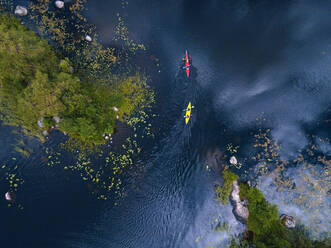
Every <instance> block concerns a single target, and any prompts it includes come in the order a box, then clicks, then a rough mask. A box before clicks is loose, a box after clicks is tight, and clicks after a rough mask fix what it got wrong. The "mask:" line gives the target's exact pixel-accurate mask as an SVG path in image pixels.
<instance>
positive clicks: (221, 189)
mask: <svg viewBox="0 0 331 248" xmlns="http://www.w3.org/2000/svg"><path fill="white" fill-rule="evenodd" d="M223 179H224V182H223V185H222V186H219V185H216V186H215V191H216V195H217V196H216V200H217V201H222V202H223V203H224V204H227V203H228V199H229V195H230V193H231V191H232V182H233V181H236V180H237V179H238V176H237V175H236V174H234V173H233V172H231V171H230V170H229V168H228V167H226V168H225V169H224V170H223Z"/></svg>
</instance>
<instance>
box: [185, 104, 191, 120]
mask: <svg viewBox="0 0 331 248" xmlns="http://www.w3.org/2000/svg"><path fill="white" fill-rule="evenodd" d="M190 117H191V102H189V103H188V105H187V108H186V114H185V124H187V123H188V121H189V120H190Z"/></svg>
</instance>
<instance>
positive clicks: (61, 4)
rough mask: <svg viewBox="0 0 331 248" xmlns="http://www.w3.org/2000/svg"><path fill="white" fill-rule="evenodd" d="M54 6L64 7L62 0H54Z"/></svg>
mask: <svg viewBox="0 0 331 248" xmlns="http://www.w3.org/2000/svg"><path fill="white" fill-rule="evenodd" d="M55 6H56V7H57V8H59V9H62V8H63V7H64V2H63V1H55Z"/></svg>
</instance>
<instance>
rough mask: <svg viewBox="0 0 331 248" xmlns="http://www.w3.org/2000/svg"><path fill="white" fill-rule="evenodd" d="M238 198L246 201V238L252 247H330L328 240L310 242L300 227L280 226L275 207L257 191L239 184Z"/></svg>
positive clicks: (246, 185)
mask: <svg viewBox="0 0 331 248" xmlns="http://www.w3.org/2000/svg"><path fill="white" fill-rule="evenodd" d="M240 198H241V199H246V200H248V210H249V216H248V221H247V233H248V234H247V235H246V236H247V239H248V241H249V243H251V244H253V245H254V247H257V248H269V247H275V248H278V247H282V248H286V247H291V248H292V247H293V248H299V247H305V248H312V247H330V240H324V241H312V240H311V239H310V238H309V236H308V233H307V232H305V230H304V229H303V228H302V226H298V227H296V228H294V229H288V228H286V227H285V226H284V225H283V224H281V222H280V220H279V215H278V208H277V206H276V205H271V204H269V203H268V202H267V201H266V199H265V198H264V195H263V194H262V192H261V191H260V190H259V189H257V188H253V187H250V186H249V185H248V184H245V183H241V184H240ZM234 247H235V246H234Z"/></svg>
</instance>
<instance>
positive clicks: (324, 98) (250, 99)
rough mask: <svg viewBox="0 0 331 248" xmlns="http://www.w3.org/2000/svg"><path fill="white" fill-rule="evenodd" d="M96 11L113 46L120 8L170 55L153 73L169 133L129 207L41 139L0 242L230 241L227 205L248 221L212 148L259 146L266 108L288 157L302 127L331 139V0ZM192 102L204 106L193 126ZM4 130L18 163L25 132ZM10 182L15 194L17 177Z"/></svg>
mask: <svg viewBox="0 0 331 248" xmlns="http://www.w3.org/2000/svg"><path fill="white" fill-rule="evenodd" d="M88 9H89V10H88V11H87V15H88V18H89V20H90V21H91V22H92V23H95V24H96V26H97V29H98V31H99V32H100V38H101V40H102V42H103V43H104V44H105V45H112V42H111V38H112V35H113V29H112V28H113V26H114V24H115V21H116V20H115V14H116V13H117V12H120V13H121V14H123V15H127V21H128V25H129V29H130V30H131V32H132V35H133V37H134V39H135V40H137V41H141V42H143V43H144V44H146V45H147V47H148V54H154V55H156V56H157V57H158V58H160V64H161V66H160V68H161V70H162V72H161V73H160V74H159V76H158V77H157V78H155V79H153V80H154V81H156V82H155V85H157V89H156V90H157V92H158V94H159V97H160V98H159V106H161V107H159V108H160V109H161V110H160V111H161V112H160V121H159V122H158V125H160V126H161V127H162V130H163V131H164V132H163V133H160V137H159V138H157V139H156V140H155V144H156V145H157V147H156V148H155V150H154V152H153V153H152V154H150V157H149V159H148V160H146V161H142V162H143V163H144V164H145V168H146V172H145V174H144V177H143V178H141V179H140V180H137V182H136V184H135V186H134V187H132V189H130V190H129V194H128V196H127V197H126V198H125V199H124V200H123V201H122V202H121V205H120V206H118V207H115V206H114V205H113V202H112V201H111V200H110V201H106V202H103V201H97V200H95V199H94V198H93V197H92V196H91V195H90V193H89V192H88V189H87V186H86V185H85V184H83V183H82V182H81V181H80V179H79V178H78V177H77V176H75V175H74V174H72V175H70V174H68V173H64V172H63V170H61V169H56V168H52V169H49V168H48V167H47V166H46V165H45V164H44V163H42V161H41V159H40V152H38V151H39V150H40V149H41V147H39V146H38V144H31V146H33V147H34V148H35V150H36V153H35V154H34V155H33V156H32V157H31V158H29V159H28V160H24V159H20V160H19V161H17V164H20V165H22V167H21V169H20V172H21V173H22V174H24V178H25V185H24V192H23V194H22V198H23V202H24V207H25V209H24V211H20V210H17V209H15V208H7V203H6V202H5V201H4V200H3V198H1V199H2V200H1V203H0V204H1V205H0V216H1V224H0V227H1V234H0V240H1V242H2V244H1V247H31V248H32V247H33V248H37V247H77V248H78V247H79V248H85V247H88V248H90V247H91V248H94V247H100V248H101V247H107V248H108V247H109V248H110V247H142V248H145V247H184V248H186V247H187V248H189V247H206V246H207V245H217V244H218V245H220V247H222V245H223V244H224V243H223V242H222V241H221V237H220V236H221V235H220V234H217V233H215V232H212V228H213V226H214V224H213V221H214V220H215V218H217V217H218V215H219V214H221V215H222V218H223V219H224V220H226V221H228V222H229V224H230V227H231V228H232V229H231V231H230V233H231V234H234V233H239V232H240V231H242V230H243V226H242V225H241V224H239V223H238V222H237V221H236V220H235V219H234V217H233V215H232V213H231V207H230V206H229V205H228V206H224V207H221V206H219V205H218V204H217V203H216V202H215V201H214V191H213V186H214V183H215V181H217V180H221V179H219V176H220V174H218V173H217V170H216V172H215V171H208V170H206V167H205V165H206V156H207V154H210V153H211V152H212V151H214V150H215V149H216V148H219V149H220V150H224V147H225V145H226V144H228V143H230V142H235V143H236V144H239V145H240V146H241V147H242V150H241V153H242V155H243V156H248V155H249V154H250V152H251V149H250V148H248V146H247V143H248V141H249V136H250V134H249V131H250V130H253V129H254V128H255V127H256V117H257V116H258V115H259V114H261V113H262V112H264V113H265V115H266V116H267V121H266V122H265V126H266V127H270V128H271V130H272V131H271V132H272V136H273V137H274V138H276V139H278V140H279V142H280V143H281V144H282V145H283V147H284V149H283V150H282V151H283V152H282V154H281V155H282V157H283V158H284V159H290V158H292V157H293V156H294V155H296V151H297V150H298V149H300V148H303V147H305V146H306V145H307V142H308V140H307V139H306V138H305V137H302V136H297V135H293V134H297V133H299V132H302V133H315V134H319V135H320V136H321V137H324V138H328V137H329V138H330V127H329V126H328V125H325V124H324V125H322V126H317V123H318V122H319V121H321V120H322V119H325V118H326V119H327V118H329V117H330V114H329V112H328V109H329V107H330V103H331V100H330V99H331V98H330V94H331V80H330V79H331V67H330V65H331V57H330V56H331V54H330V49H331V33H330V30H331V22H330V10H331V4H330V1H257V0H254V1H248V0H247V1H230V0H229V1H217V0H210V1H192V0H186V1H185V0H182V1H178V0H177V1H175V0H168V1H158V0H154V1H149V0H145V1H143V0H136V1H130V2H129V5H128V6H127V7H126V8H125V9H121V1H93V0H92V1H89V3H88ZM185 49H188V51H189V53H190V55H191V57H192V62H193V69H192V71H193V72H192V77H191V79H190V80H186V79H185V76H184V74H183V71H182V69H181V68H180V67H181V63H182V62H181V59H182V57H183V55H184V52H185ZM148 54H147V55H148ZM188 101H191V102H192V103H193V105H195V109H193V117H192V121H191V122H190V124H189V125H188V126H185V125H184V120H183V115H184V114H183V112H182V110H183V109H184V108H185V107H186V105H187V103H188ZM307 127H309V128H307ZM317 128H318V129H317ZM1 137H2V138H1V140H0V141H1V143H0V145H1V151H0V154H1V161H3V162H4V163H10V164H12V165H14V164H15V163H16V162H13V161H12V160H11V157H13V156H14V155H15V154H11V153H12V151H11V148H10V146H9V144H10V143H11V142H12V140H13V138H14V137H13V135H11V134H9V132H8V128H5V127H2V128H1ZM330 150H331V149H330V147H328V146H327V147H326V148H325V152H326V153H329V152H330ZM208 152H209V153H208ZM213 159H214V158H213ZM242 176H244V175H242ZM0 187H1V192H3V193H4V192H6V190H7V186H6V184H1V186H0ZM199 236H201V237H203V238H201V240H199V241H198V242H196V239H197V237H199Z"/></svg>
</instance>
